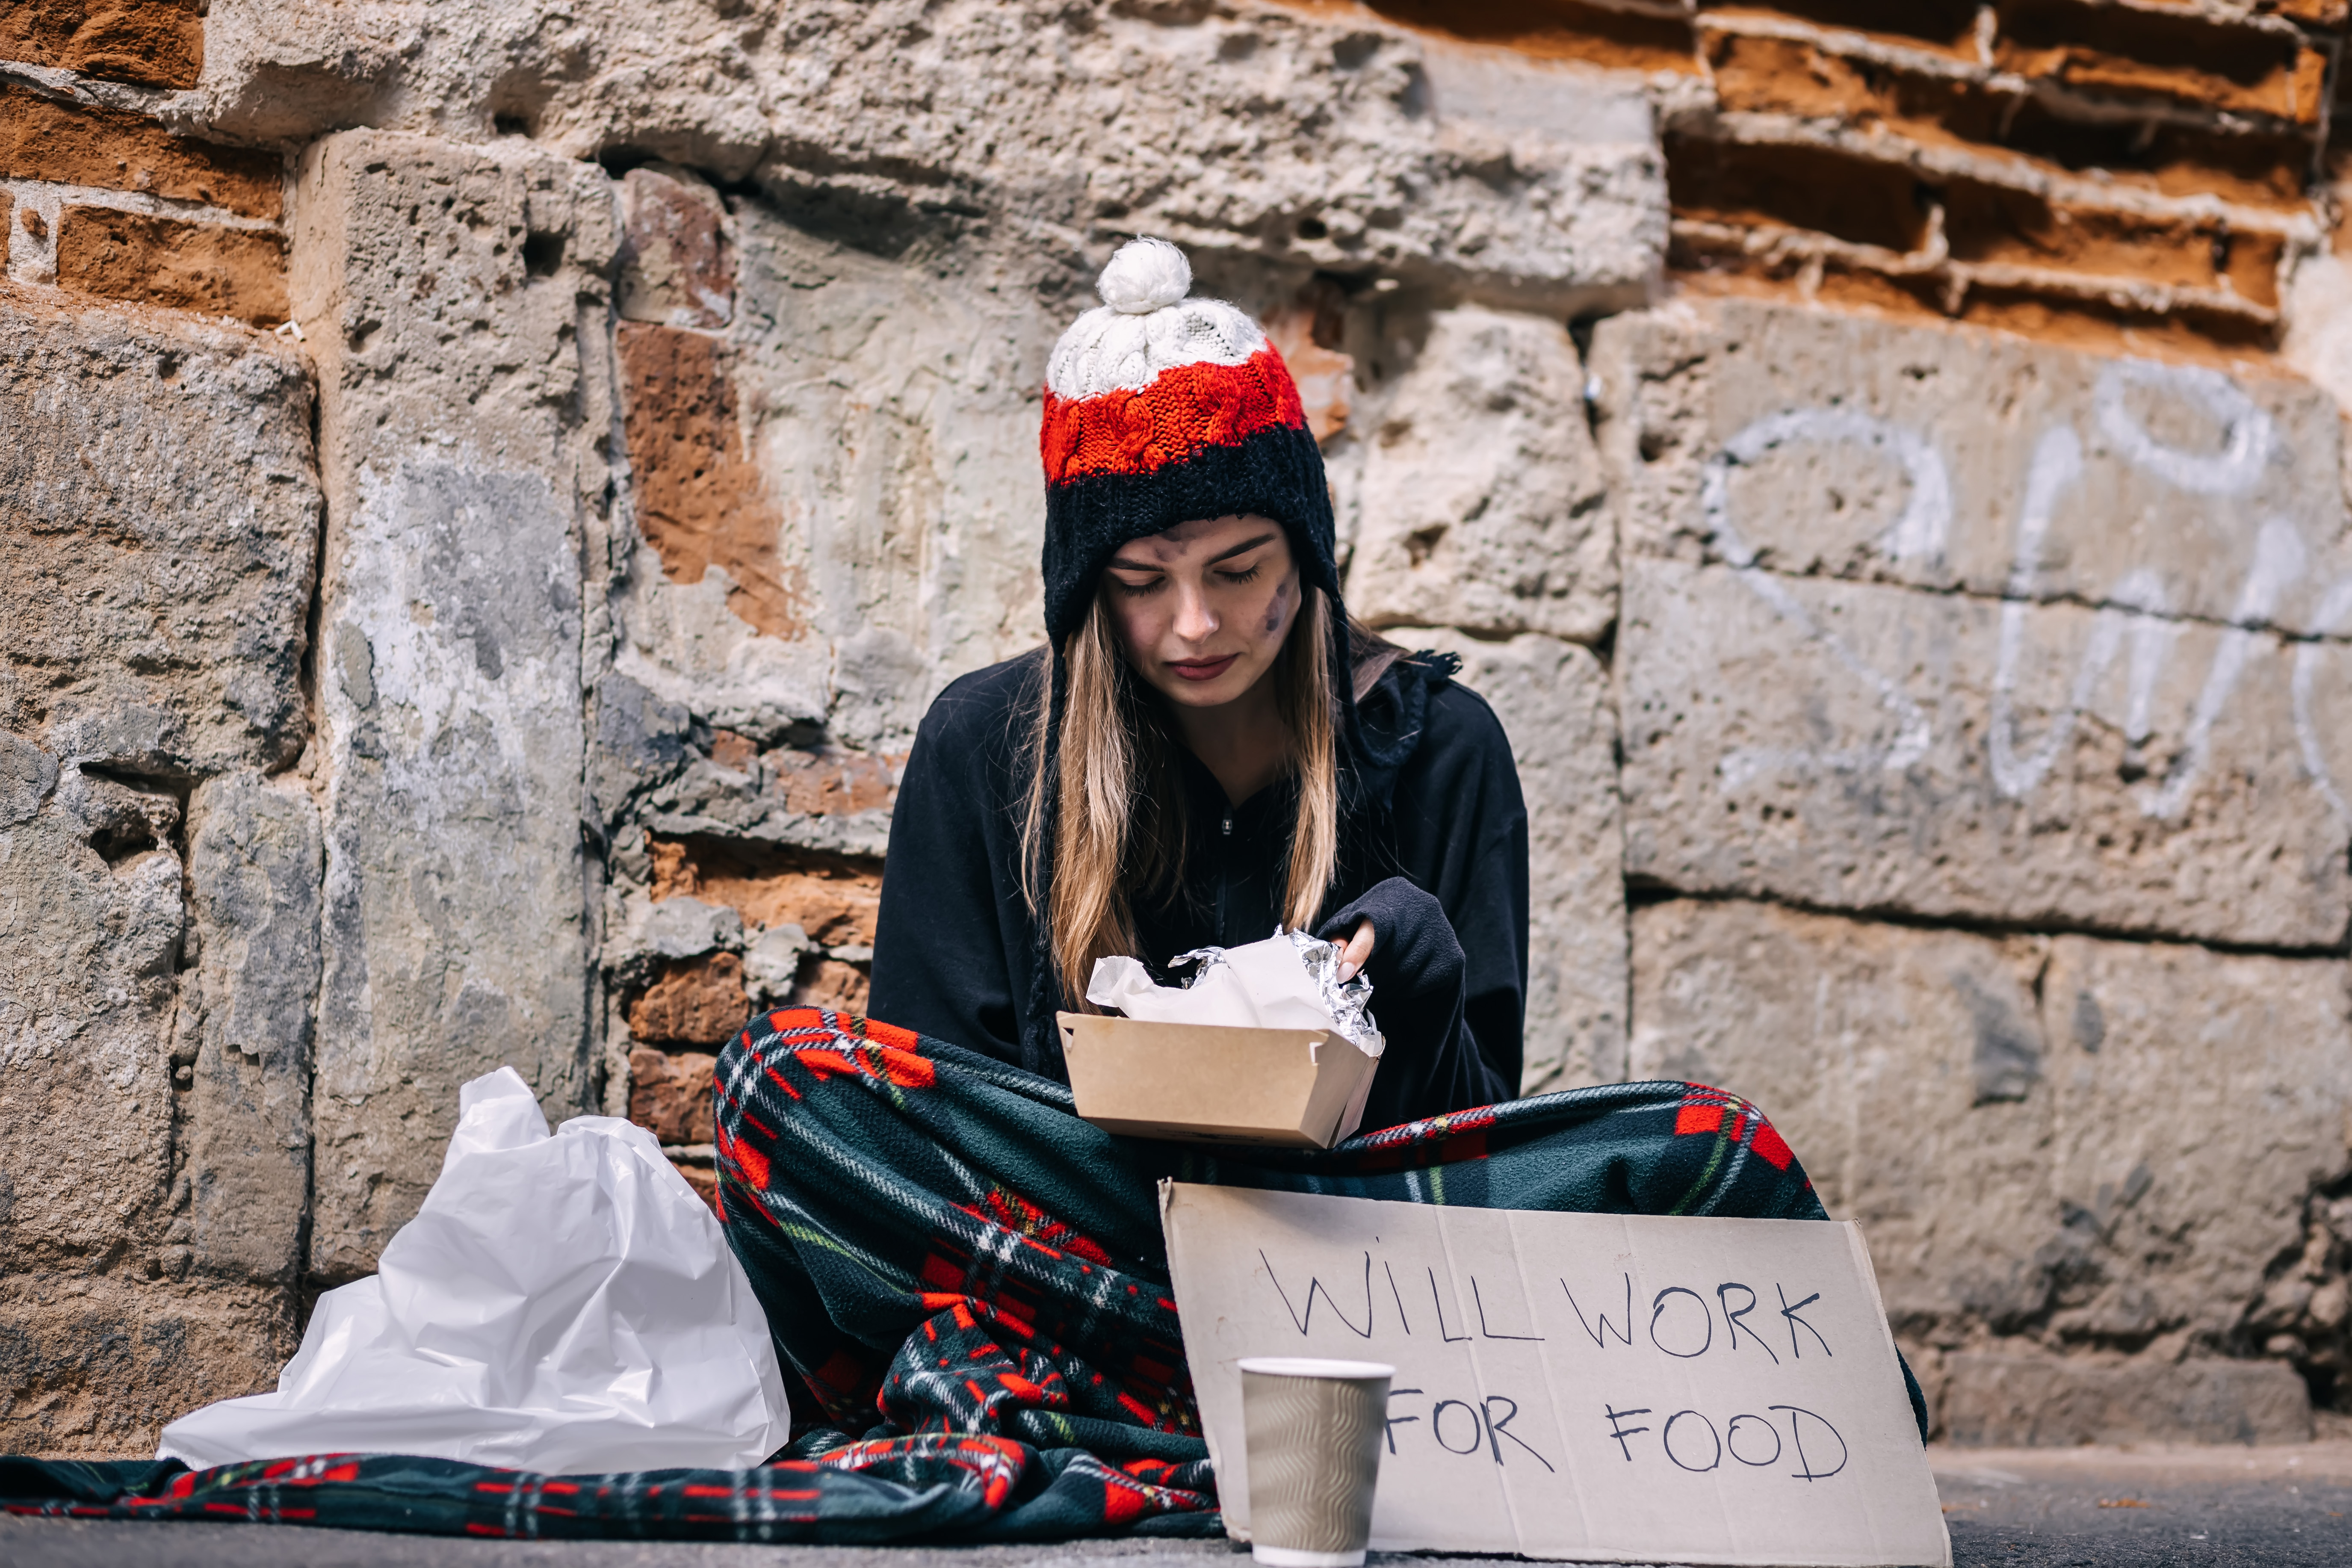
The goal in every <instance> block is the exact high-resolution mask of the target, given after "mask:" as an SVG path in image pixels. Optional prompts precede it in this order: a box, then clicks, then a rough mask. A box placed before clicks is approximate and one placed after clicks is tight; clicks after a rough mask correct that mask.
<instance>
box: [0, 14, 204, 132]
mask: <svg viewBox="0 0 2352 1568" xmlns="http://www.w3.org/2000/svg"><path fill="white" fill-rule="evenodd" d="M204 15H205V0H10V4H8V5H5V6H0V59H9V60H23V61H26V63H28V64H31V65H37V66H56V67H58V68H61V69H65V70H70V71H79V72H81V73H82V74H83V75H85V76H94V77H102V78H104V79H106V80H108V81H127V82H134V83H136V84H138V85H139V86H141V87H194V86H195V85H196V79H197V78H198V77H199V76H201V75H202V74H203V72H204V66H205V23H204ZM4 114H5V111H0V115H4Z"/></svg>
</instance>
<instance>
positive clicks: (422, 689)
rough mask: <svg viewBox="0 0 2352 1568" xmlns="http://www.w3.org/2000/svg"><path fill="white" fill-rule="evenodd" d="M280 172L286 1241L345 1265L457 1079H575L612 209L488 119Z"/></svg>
mask: <svg viewBox="0 0 2352 1568" xmlns="http://www.w3.org/2000/svg"><path fill="white" fill-rule="evenodd" d="M298 191H299V203H300V205H299V216H298V220H297V229H298V235H299V241H298V246H297V255H298V264H297V266H296V268H295V269H294V274H293V285H294V299H295V317H296V320H297V321H300V322H303V323H305V324H306V325H305V331H306V332H307V334H308V337H309V340H310V342H311V343H312V344H313V345H314V351H313V352H314V353H316V355H317V357H318V360H319V363H320V475H321V479H322V482H323V485H324V489H325V491H326V497H327V529H326V537H325V555H324V561H323V571H322V583H321V588H320V632H319V638H320V681H319V691H320V722H321V733H320V744H321V749H322V752H323V757H322V762H323V764H324V766H323V773H324V775H325V782H324V788H323V790H322V792H321V796H320V815H321V826H322V831H323V834H324V841H325V852H326V860H325V865H326V884H325V887H326V894H325V897H326V902H325V909H324V922H325V923H324V931H323V948H324V956H325V968H324V977H323V983H322V984H323V988H322V991H321V995H320V1011H319V1017H320V1030H319V1038H320V1052H319V1057H318V1062H317V1068H316V1071H315V1075H314V1079H313V1088H312V1096H313V1099H312V1111H313V1116H312V1126H313V1137H314V1139H315V1146H316V1149H317V1154H316V1158H315V1172H316V1174H315V1177H314V1181H313V1195H312V1200H311V1202H312V1214H313V1216H314V1217H313V1224H314V1240H313V1243H312V1246H311V1252H310V1270H311V1272H312V1274H313V1275H314V1276H317V1277H319V1278H320V1279H327V1280H341V1279H348V1278H352V1277H353V1276H356V1275H360V1274H364V1273H366V1272H368V1271H369V1270H370V1269H371V1268H373V1266H374V1260H375V1255H376V1253H377V1251H378V1250H379V1249H380V1248H381V1247H383V1243H384V1241H385V1240H386V1239H388V1238H389V1237H390V1236H391V1234H392V1232H393V1231H394V1230H395V1229H397V1228H398V1227H399V1226H401V1225H402V1224H403V1223H404V1221H405V1220H406V1219H407V1218H408V1216H409V1215H411V1214H413V1213H414V1212H415V1206H416V1205H417V1203H418V1202H419V1201H420V1200H421V1199H422V1198H423V1196H424V1194H425V1188H426V1187H427V1186H429V1185H430V1184H431V1182H432V1179H433V1177H434V1176H435V1175H436V1174H437V1173H439V1170H440V1165H441V1152H442V1146H443V1144H444V1143H445V1142H446V1139H447V1136H448V1130H449V1128H450V1127H451V1126H453V1125H454V1124H455V1116H456V1104H457V1088H458V1086H459V1085H460V1084H461V1083H463V1082H464V1081H465V1080H466V1079H469V1078H473V1077H476V1076H478V1074H480V1073H483V1072H487V1071H488V1070H490V1069H492V1068H496V1067H498V1066H499V1064H501V1063H507V1064H510V1065H512V1066H513V1067H514V1068H516V1069H517V1070H518V1071H520V1073H522V1074H523V1076H524V1078H525V1079H526V1081H528V1082H530V1083H531V1084H532V1086H533V1087H534V1088H536V1089H538V1090H539V1092H540V1094H541V1098H542V1100H543V1101H544V1103H545V1104H546V1106H547V1108H548V1110H550V1111H551V1112H552V1113H554V1114H555V1115H556V1116H557V1117H559V1118H560V1117H561V1116H562V1115H566V1114H572V1113H576V1112H578V1111H580V1110H590V1109H593V1108H595V1107H596V1106H597V1105H598V1104H599V1103H600V1098H599V1089H598V1086H597V1085H596V1083H595V1082H594V1079H593V1072H592V1069H593V1059H592V1056H591V1047H590V1043H589V1038H588V1023H587V1019H588V1012H589V1007H590V998H589V982H588V978H587V975H588V969H589V964H588V952H589V940H590V937H589V931H588V929H587V916H588V910H589V908H590V900H591V898H592V894H591V891H590V889H589V886H588V880H587V877H588V873H587V869H586V866H585V858H584V852H583V830H582V826H581V823H580V813H581V807H582V805H583V801H582V784H581V778H582V768H583V763H584V759H585V756H586V749H587V743H586V737H585V723H586V717H585V710H584V705H583V691H582V686H583V679H582V668H583V666H582V658H583V624H582V595H583V580H582V571H583V567H582V562H583V557H584V556H585V555H586V554H587V553H588V552H589V551H590V548H591V545H592V538H591V534H592V532H593V531H594V530H595V529H596V528H597V527H598V526H599V525H597V524H595V523H593V522H591V521H583V513H585V512H587V511H588V510H590V509H591V508H592V507H593V506H595V505H597V504H599V503H601V502H602V501H603V500H604V494H605V492H606V489H607V487H608V485H609V479H608V478H607V473H606V468H605V466H604V465H605V459H604V457H603V455H602V454H603V451H604V448H605V447H606V446H607V444H608V443H609V441H610V439H611V429H610V416H609V415H603V414H602V411H603V410H604V408H605V407H606V406H607V400H608V398H609V393H608V391H607V390H606V389H607V387H608V386H609V377H610V371H609V369H608V368H607V361H606V354H607V353H608V351H607V350H606V348H605V346H604V345H605V344H606V343H607V342H608V341H609V338H608V331H609V329H608V328H607V326H606V324H605V319H606V311H607V310H608V301H609V298H610V285H609V281H608V279H607V277H606V269H607V268H608V267H609V264H610V260H611V258H612V254H613V247H614V210H613V199H612V193H611V191H610V187H609V182H607V180H606V179H605V177H604V174H603V173H602V171H600V170H596V169H593V168H587V167H583V166H582V165H580V164H578V163H572V162H570V161H568V160H564V159H560V158H555V157H552V156H550V155H548V154H546V153H540V152H538V151H536V150H535V149H531V148H530V147H528V146H527V145H522V144H516V143H500V144H498V145H495V146H493V147H490V148H470V147H464V146H460V145H457V144H455V143H450V142H439V141H436V140H433V139H429V138H422V137H416V136H411V135H405V134H399V133H386V132H348V133H345V134H343V135H340V136H333V137H329V138H327V139H325V140H324V141H322V142H319V143H318V144H317V145H316V146H315V147H314V148H313V149H312V150H311V151H310V153H309V154H308V155H306V157H305V159H304V161H303V165H302V170H301V176H300V179H299V184H298ZM583 323H584V324H585V327H586V331H584V332H583ZM600 415H601V416H600Z"/></svg>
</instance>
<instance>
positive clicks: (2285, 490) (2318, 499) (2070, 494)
mask: <svg viewBox="0 0 2352 1568" xmlns="http://www.w3.org/2000/svg"><path fill="white" fill-rule="evenodd" d="M1592 359H1593V373H1594V378H1595V381H1596V383H1597V384H1598V391H1599V393H1600V399H1599V406H1600V408H1601V412H1602V414H1603V416H1604V418H1603V423H1602V425H1601V451H1602V453H1603V456H1604V458H1606V460H1607V463H1608V467H1609V470H1610V478H1611V482H1612V489H1613V493H1612V502H1611V510H1612V511H1613V513H1614V514H1615V516H1616V519H1617V522H1618V528H1619V530H1620V534H1621V537H1622V542H1623V545H1624V548H1625V551H1626V553H1627V554H1628V555H1635V554H1640V555H1649V556H1663V557H1668V558H1672V559H1675V560H1680V561H1692V562H1696V561H1701V560H1705V561H1723V562H1728V563H1732V564H1734V565H1742V566H1744V565H1748V564H1755V565H1759V566H1761V567H1763V568H1765V569H1766V570H1768V571H1771V572H1774V573H1779V574H1788V575H1793V576H1836V577H1852V578H1857V579H1864V580H1871V581H1880V582H1894V583H1906V584H1914V585H1917V586H1923V587H1932V588H1937V589H1958V590H1960V591H1962V592H1965V593H1969V594H1975V595H1999V596H2005V597H2011V598H2021V599H2028V600H2047V601H2063V602H2067V603H2075V604H2086V605H2117V606H2121V607H2123V608H2125V609H2127V610H2134V611H2139V612H2144V613H2146V614H2147V615H2148V616H2152V617H2155V618H2156V619H2157V620H2158V621H2161V622H2162V623H2163V624H2166V625H2169V624H2170V623H2171V621H2172V620H2174V619H2176V618H2187V619H2192V620H2201V621H2210V622H2220V623H2226V624H2230V625H2243V626H2278V627H2280V628H2282V629H2284V630H2287V631H2291V632H2298V633H2302V632H2322V633H2329V634H2334V633H2340V632H2343V631H2345V630H2347V627H2352V587H2344V586H2341V585H2344V584H2352V552H2347V515H2346V510H2345V500H2344V494H2343V491H2342V489H2341V488H2340V487H2339V485H2338V483H2337V475H2338V471H2339V463H2340V457H2339V453H2340V448H2341V446H2342V435H2341V432H2340V430H2339V428H2338V426H2339V419H2338V416H2337V413H2336V406H2335V404H2334V402H2333V400H2331V399H2330V398H2329V397H2328V395H2326V393H2325V392H2323V391H2321V390H2320V389H2318V388H2317V387H2315V386H2312V385H2310V384H2307V383H2305V382H2302V381H2298V380H2294V379H2292V378H2289V377H2284V376H2274V377H2243V378H2231V377H2230V376H2226V375H2223V374H2221V373H2220V372H2218V371H2213V370H2208V369H2203V368H2200V367H2195V366H2187V365H2166V364H2158V363H2150V362H2147V361H2140V360H2118V359H2111V358H2105V357H2101V356H2098V355H2094V354H2086V353H2074V352H2072V351H2069V350H2065V349H2059V348H2052V347H2049V346H2046V345H2043V344H2039V343H2032V342H2025V341H2023V340H2021V339H2018V338H2013V337H2010V336H2007V335H2004V334H2000V333H1992V332H1979V331H1960V330H1955V329H1943V328H1933V327H1912V326H1898V325H1895V324H1893V323H1890V322H1887V321H1882V320H1878V319H1874V318H1872V317H1867V316H1858V315H1853V314H1845V313H1839V312H1832V311H1828V310H1808V309H1803V308H1798V307H1789V306H1775V305H1765V304H1761V303H1759V302H1755V301H1750V300H1721V301H1717V302H1715V303H1714V304H1712V305H1708V306H1704V307H1697V308H1692V307H1683V308H1678V309H1677V310H1675V311H1672V312H1664V311H1661V312H1654V313H1636V314H1628V315H1623V316H1618V317H1614V318H1612V319H1611V320H1609V321H1603V322H1602V323H1601V325H1600V326H1599V327H1598V328H1597V329H1596V330H1595V331H1594V334H1593V354H1592Z"/></svg>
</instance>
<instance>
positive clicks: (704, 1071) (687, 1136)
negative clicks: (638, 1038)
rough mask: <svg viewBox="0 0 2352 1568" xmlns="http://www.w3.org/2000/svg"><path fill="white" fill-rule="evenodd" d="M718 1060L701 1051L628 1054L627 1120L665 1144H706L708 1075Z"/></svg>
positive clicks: (639, 1049) (716, 1067) (642, 1050)
mask: <svg viewBox="0 0 2352 1568" xmlns="http://www.w3.org/2000/svg"><path fill="white" fill-rule="evenodd" d="M718 1070H719V1058H717V1057H714V1056H710V1055H709V1054H707V1053H705V1052H702V1051H656V1050H649V1049H647V1048H646V1047H644V1046H639V1047H637V1048H635V1050H632V1051H631V1052H630V1053H629V1120H630V1121H634V1122H635V1123H636V1124H637V1125H638V1126H640V1127H642V1128H644V1129H646V1131H649V1132H651V1133H652V1134H653V1135H654V1136H655V1137H656V1138H658V1139H660V1140H661V1141H662V1142H665V1143H708V1142H710V1100H711V1081H712V1075H713V1074H714V1073H716V1072H717V1071H718Z"/></svg>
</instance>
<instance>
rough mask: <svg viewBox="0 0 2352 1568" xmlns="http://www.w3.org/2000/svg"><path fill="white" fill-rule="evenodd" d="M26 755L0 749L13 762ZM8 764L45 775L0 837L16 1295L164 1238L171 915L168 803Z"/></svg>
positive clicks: (7, 1170)
mask: <svg viewBox="0 0 2352 1568" xmlns="http://www.w3.org/2000/svg"><path fill="white" fill-rule="evenodd" d="M30 749H32V748H31V747H30V746H29V745H28V743H27V742H24V741H23V740H22V739H21V738H19V739H17V740H16V741H15V742H14V744H12V745H11V746H10V747H9V750H10V751H11V752H15V753H16V755H17V757H18V758H19V765H20V767H21V766H22V764H23V756H24V752H25V751H26V750H30ZM26 771H33V772H34V773H35V779H36V784H38V783H39V781H40V780H41V779H42V778H44V777H46V778H47V779H49V780H52V781H54V782H53V786H52V787H51V788H50V789H48V790H47V792H46V798H37V800H36V802H35V808H34V810H33V811H32V812H31V813H30V814H29V815H27V816H23V817H20V818H19V819H18V820H17V821H16V823H14V824H13V825H12V826H8V827H5V828H0V1151H5V1163H0V1183H4V1184H5V1187H6V1195H7V1201H6V1203H5V1205H0V1276H8V1277H16V1278H19V1279H23V1280H25V1281H26V1285H27V1288H30V1286H31V1284H32V1282H33V1281H35V1280H37V1279H75V1280H79V1279H86V1278H87V1277H89V1276H93V1275H100V1274H104V1273H106V1272H107V1271H108V1270H110V1269H111V1268H118V1267H122V1268H132V1269H136V1268H140V1267H142V1265H143V1264H144V1263H146V1262H147V1261H148V1260H149V1259H150V1258H152V1256H153V1253H152V1248H154V1247H158V1246H162V1245H165V1240H164V1233H165V1231H166V1229H167V1227H168V1226H169V1223H170V1220H169V1215H168V1214H167V1212H166V1211H167V1209H168V1207H169V1199H168V1194H167V1189H168V1187H169V1184H170V1183H171V1179H172V1123H173V1094H172V1082H171V1060H170V1042H171V1037H172V1008H173V976H174V972H175V970H176V968H177V966H178V963H179V958H180V952H181V942H182V939H183V935H184V926H185V916H184V911H183V908H182V899H183V894H184V879H183V878H182V875H181V870H180V859H179V857H178V856H177V855H176V854H174V853H173V850H172V849H171V847H170V846H171V844H172V842H173V838H174V837H176V835H177V832H178V829H179V827H180V804H179V801H178V799H177V798H176V797H175V796H173V795H171V794H169V793H167V792H165V791H163V790H162V789H156V788H147V787H141V786H138V785H135V784H129V783H126V782H123V781H121V780H119V779H115V778H112V777H109V776H107V775H106V774H104V773H98V772H95V771H92V772H84V771H83V770H82V769H81V768H80V767H79V766H77V765H75V764H74V763H71V762H68V763H65V764H64V765H63V766H60V767H57V768H56V769H55V771H54V772H53V773H52V772H50V771H49V770H48V769H47V768H46V767H42V768H39V769H37V770H26ZM31 793H32V792H29V791H27V792H24V793H22V794H20V795H19V796H18V806H19V808H20V809H21V806H22V805H23V803H24V800H25V796H26V795H29V794H31ZM177 1239H178V1238H176V1237H174V1238H173V1240H174V1241H176V1240H177ZM28 1353H31V1352H28ZM43 1353H46V1352H43Z"/></svg>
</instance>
